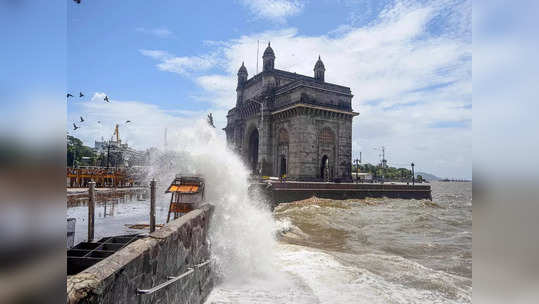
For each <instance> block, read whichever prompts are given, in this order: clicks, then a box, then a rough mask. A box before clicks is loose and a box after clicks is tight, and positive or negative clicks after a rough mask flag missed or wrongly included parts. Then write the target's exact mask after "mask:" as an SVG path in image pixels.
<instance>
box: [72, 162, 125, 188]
mask: <svg viewBox="0 0 539 304" xmlns="http://www.w3.org/2000/svg"><path fill="white" fill-rule="evenodd" d="M92 180H93V181H94V182H96V186H97V187H115V188H116V187H125V186H130V185H132V184H133V179H132V178H129V177H128V176H127V172H126V170H125V169H124V168H105V167H90V166H88V167H78V168H67V186H68V187H86V186H87V184H88V182H90V181H92Z"/></svg>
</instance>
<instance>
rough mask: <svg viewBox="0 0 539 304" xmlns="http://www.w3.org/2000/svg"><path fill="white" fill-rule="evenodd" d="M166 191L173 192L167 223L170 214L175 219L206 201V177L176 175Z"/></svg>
mask: <svg viewBox="0 0 539 304" xmlns="http://www.w3.org/2000/svg"><path fill="white" fill-rule="evenodd" d="M165 193H172V196H171V197H170V206H169V208H168V215H167V223H168V222H169V221H170V214H171V213H174V219H177V218H178V216H179V215H180V214H184V213H187V212H189V211H191V210H193V209H195V208H196V207H197V205H199V204H200V203H202V202H203V201H204V179H203V178H201V177H196V176H176V178H175V179H174V180H173V181H172V183H171V184H170V186H169V187H168V189H167V191H165Z"/></svg>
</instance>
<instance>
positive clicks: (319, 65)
mask: <svg viewBox="0 0 539 304" xmlns="http://www.w3.org/2000/svg"><path fill="white" fill-rule="evenodd" d="M325 71H326V68H325V67H324V63H323V62H322V59H320V55H318V61H316V64H315V65H314V79H316V80H317V81H319V82H324V73H325Z"/></svg>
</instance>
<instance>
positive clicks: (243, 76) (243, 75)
mask: <svg viewBox="0 0 539 304" xmlns="http://www.w3.org/2000/svg"><path fill="white" fill-rule="evenodd" d="M248 76H249V74H248V73H247V68H246V67H245V64H244V63H243V62H242V63H241V67H240V69H239V70H238V86H237V88H236V93H237V94H238V95H237V99H236V106H239V105H240V103H241V101H242V99H243V98H242V97H243V86H244V85H245V83H246V82H247V77H248Z"/></svg>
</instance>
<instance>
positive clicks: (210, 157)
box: [148, 120, 277, 281]
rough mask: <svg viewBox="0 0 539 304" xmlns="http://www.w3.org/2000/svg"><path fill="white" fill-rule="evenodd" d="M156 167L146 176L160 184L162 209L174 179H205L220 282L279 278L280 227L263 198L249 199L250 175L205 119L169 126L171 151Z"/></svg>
mask: <svg viewBox="0 0 539 304" xmlns="http://www.w3.org/2000/svg"><path fill="white" fill-rule="evenodd" d="M152 163H153V165H152V167H151V169H150V172H149V175H148V176H149V177H150V178H155V179H157V180H158V184H159V188H158V189H159V192H160V195H162V196H161V199H160V206H161V207H163V206H164V205H167V206H168V199H169V198H168V197H167V196H165V195H164V194H163V193H164V190H165V188H166V187H167V186H168V185H169V183H170V181H172V180H173V178H174V176H175V175H177V174H181V175H198V176H201V177H203V178H204V179H205V182H206V201H207V202H208V203H210V204H212V205H214V206H215V210H214V213H213V216H212V220H211V224H210V230H209V242H210V246H211V252H212V256H213V258H214V259H215V266H216V267H215V269H216V271H217V274H218V275H219V276H220V277H221V278H223V279H224V280H226V281H237V280H250V279H253V278H257V279H267V278H270V277H272V276H273V275H274V274H275V271H274V269H275V267H273V263H274V252H273V251H274V248H275V244H276V239H275V237H274V229H275V228H276V227H277V226H276V224H275V222H274V220H273V218H272V214H271V211H270V210H269V207H268V205H267V204H264V202H263V201H262V200H260V199H256V198H254V197H250V196H249V193H248V176H249V172H248V170H247V169H246V167H245V166H244V165H243V162H242V160H241V159H240V157H239V156H237V155H236V154H235V153H234V152H232V151H231V150H230V149H228V148H227V144H226V141H225V139H224V138H223V137H221V136H218V135H217V132H216V129H214V128H211V127H209V126H208V125H207V124H206V123H205V121H203V120H200V121H198V122H197V123H196V124H194V125H193V126H192V127H189V128H182V129H178V130H170V128H169V138H168V150H167V151H164V152H163V153H160V154H159V156H158V157H157V158H156V159H154V160H153V162H152Z"/></svg>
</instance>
